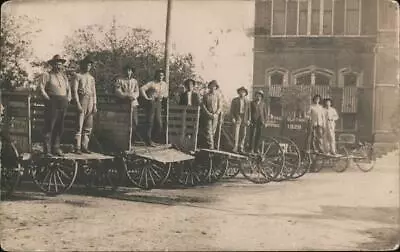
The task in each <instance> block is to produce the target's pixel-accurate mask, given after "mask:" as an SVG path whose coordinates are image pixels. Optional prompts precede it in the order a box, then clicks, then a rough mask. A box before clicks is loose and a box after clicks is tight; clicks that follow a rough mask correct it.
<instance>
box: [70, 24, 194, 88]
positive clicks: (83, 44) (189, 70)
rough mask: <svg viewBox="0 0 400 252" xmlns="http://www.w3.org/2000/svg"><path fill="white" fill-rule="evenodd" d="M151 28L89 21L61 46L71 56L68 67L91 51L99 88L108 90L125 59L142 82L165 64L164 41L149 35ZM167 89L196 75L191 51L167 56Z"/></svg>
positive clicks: (150, 78)
mask: <svg viewBox="0 0 400 252" xmlns="http://www.w3.org/2000/svg"><path fill="white" fill-rule="evenodd" d="M150 35H151V31H149V30H146V29H142V28H133V27H129V26H123V25H117V24H116V21H115V20H113V22H112V23H111V25H110V26H102V25H89V26H85V27H83V28H80V29H78V30H75V31H74V33H73V34H72V35H71V36H68V37H66V39H65V41H64V49H65V52H66V54H67V55H68V56H69V57H70V58H71V59H72V61H71V63H70V66H69V69H76V68H77V62H78V61H79V60H80V59H82V58H84V57H85V56H86V55H88V54H90V55H92V56H93V58H94V60H95V64H94V76H95V78H96V82H97V85H99V88H100V89H103V90H106V91H110V90H111V87H112V83H113V82H114V81H115V79H116V77H117V76H118V75H120V74H121V70H122V68H123V66H124V65H125V64H127V63H129V64H132V65H134V66H135V67H136V74H135V75H136V78H137V79H138V81H139V83H140V84H144V83H146V82H148V81H150V80H152V79H153V77H154V72H155V70H156V69H160V68H163V66H164V55H163V50H164V44H163V43H161V42H160V41H153V40H151V38H150ZM169 60H170V90H174V88H175V87H176V86H177V85H180V84H182V83H183V81H184V80H185V79H186V78H195V77H196V76H195V74H194V72H193V68H194V64H193V57H192V55H191V54H173V55H171V57H170V59H169Z"/></svg>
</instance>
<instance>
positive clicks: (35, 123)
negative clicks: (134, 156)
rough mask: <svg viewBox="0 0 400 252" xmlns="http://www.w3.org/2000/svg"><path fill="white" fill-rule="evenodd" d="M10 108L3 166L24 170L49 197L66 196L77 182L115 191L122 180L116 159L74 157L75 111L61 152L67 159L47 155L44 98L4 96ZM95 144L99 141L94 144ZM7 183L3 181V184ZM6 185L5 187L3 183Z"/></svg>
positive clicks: (93, 155)
mask: <svg viewBox="0 0 400 252" xmlns="http://www.w3.org/2000/svg"><path fill="white" fill-rule="evenodd" d="M3 95H4V97H3V102H4V104H5V108H6V116H5V120H4V121H5V122H4V125H3V126H4V127H3V129H4V132H6V135H7V137H8V138H9V141H6V142H7V145H8V146H6V148H5V150H7V154H6V155H3V153H2V163H3V162H5V163H7V162H10V161H5V160H6V159H7V160H12V162H11V163H13V164H14V166H18V167H20V166H22V167H24V168H25V169H24V170H25V173H26V174H28V175H30V176H31V178H32V180H33V182H34V183H35V184H36V185H37V186H38V188H39V189H40V190H41V191H43V192H45V193H46V194H49V195H57V194H61V193H64V192H66V191H67V190H68V189H70V188H71V186H72V185H73V184H74V182H76V181H77V182H79V184H81V185H82V184H84V185H86V186H89V187H90V186H101V187H104V188H105V189H110V190H115V189H116V187H117V185H118V183H119V179H120V174H119V172H118V169H117V167H118V166H116V165H114V164H113V162H114V157H113V156H110V155H104V154H100V153H96V152H93V153H91V154H82V155H78V154H74V153H72V150H73V147H72V146H73V145H72V143H73V135H74V124H75V114H74V113H75V112H74V111H75V108H74V106H72V105H70V106H69V108H68V112H67V116H66V120H65V131H64V134H63V138H62V141H61V142H62V143H64V144H62V145H61V148H62V150H63V151H64V152H65V155H63V156H52V157H47V156H45V155H43V149H42V145H41V142H42V133H41V131H42V128H43V124H44V105H43V102H42V101H41V100H40V98H38V97H36V96H34V95H31V94H29V93H28V94H27V93H22V92H17V93H3ZM93 142H95V141H93ZM91 147H92V149H93V145H92V146H91ZM10 150H12V151H10ZM2 182H3V181H2ZM2 184H3V183H2Z"/></svg>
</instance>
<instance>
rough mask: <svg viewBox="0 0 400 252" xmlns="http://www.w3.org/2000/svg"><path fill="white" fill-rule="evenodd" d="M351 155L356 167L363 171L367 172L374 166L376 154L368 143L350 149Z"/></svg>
mask: <svg viewBox="0 0 400 252" xmlns="http://www.w3.org/2000/svg"><path fill="white" fill-rule="evenodd" d="M351 156H352V158H353V161H354V163H355V164H356V166H357V168H358V169H360V170H361V171H363V172H369V171H370V170H372V169H373V168H374V166H375V162H376V155H375V152H374V148H373V146H372V144H370V143H367V144H366V145H363V146H361V147H360V148H358V149H356V150H355V151H352V152H351Z"/></svg>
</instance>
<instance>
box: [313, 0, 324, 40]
mask: <svg viewBox="0 0 400 252" xmlns="http://www.w3.org/2000/svg"><path fill="white" fill-rule="evenodd" d="M322 2H323V0H311V8H312V9H311V34H312V35H318V34H319V33H320V32H319V23H320V21H321V20H320V18H321V17H320V5H321V3H322Z"/></svg>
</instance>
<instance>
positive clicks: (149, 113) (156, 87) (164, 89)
mask: <svg viewBox="0 0 400 252" xmlns="http://www.w3.org/2000/svg"><path fill="white" fill-rule="evenodd" d="M164 78H165V72H164V71H163V70H161V69H160V70H157V71H156V73H155V78H154V81H150V82H148V83H146V84H145V85H143V86H142V87H141V88H140V94H141V95H142V96H143V98H144V99H145V100H146V101H147V102H146V104H145V109H146V117H147V123H148V124H147V134H146V138H147V139H146V144H147V145H148V146H155V145H154V142H153V138H152V133H153V129H154V128H155V126H156V134H157V136H158V137H159V138H161V133H162V130H163V126H162V119H161V110H162V100H163V99H167V98H168V85H167V83H165V82H164ZM160 140H161V139H160Z"/></svg>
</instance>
